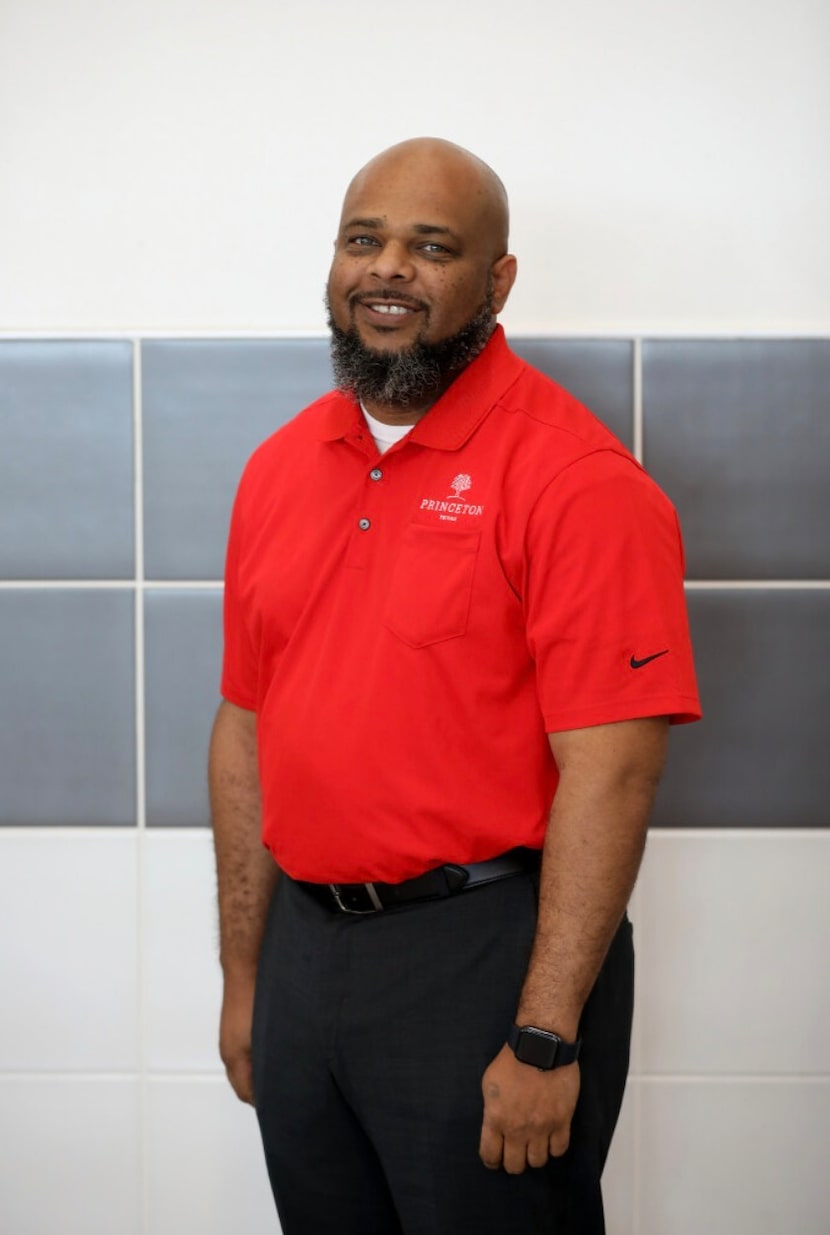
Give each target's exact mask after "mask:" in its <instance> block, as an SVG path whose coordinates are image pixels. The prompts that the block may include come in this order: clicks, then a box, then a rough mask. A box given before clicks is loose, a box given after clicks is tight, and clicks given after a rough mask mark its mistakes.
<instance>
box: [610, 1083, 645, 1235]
mask: <svg viewBox="0 0 830 1235" xmlns="http://www.w3.org/2000/svg"><path fill="white" fill-rule="evenodd" d="M638 1100H639V1092H638V1087H637V1082H636V1081H629V1083H628V1087H627V1089H626V1091H625V1098H624V1099H623V1104H622V1110H621V1111H620V1118H619V1121H618V1123H617V1129H616V1132H615V1133H614V1139H613V1141H612V1142H611V1150H610V1152H609V1154H608V1161H607V1162H606V1164H605V1170H604V1172H603V1175H602V1198H603V1202H604V1204H605V1227H606V1235H637V1233H636V1231H635V1228H634V1178H635V1171H636V1106H637V1102H638Z"/></svg>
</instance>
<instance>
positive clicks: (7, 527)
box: [0, 340, 134, 579]
mask: <svg viewBox="0 0 830 1235" xmlns="http://www.w3.org/2000/svg"><path fill="white" fill-rule="evenodd" d="M132 404H133V394H132V345H131V344H130V343H122V342H115V341H113V342H109V341H106V342H100V341H99V342H67V341H55V342H51V341H42V340H40V341H11V340H9V341H4V342H2V343H0V426H1V427H2V428H1V431H2V450H0V577H3V578H6V579H103V578H129V577H131V576H132V574H133V556H134V548H133V545H134V531H133V507H134V499H133V421H132Z"/></svg>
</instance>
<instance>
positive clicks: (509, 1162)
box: [502, 1139, 527, 1175]
mask: <svg viewBox="0 0 830 1235" xmlns="http://www.w3.org/2000/svg"><path fill="white" fill-rule="evenodd" d="M502 1162H503V1164H504V1169H505V1170H506V1171H507V1174H508V1175H521V1173H522V1171H524V1169H525V1167H526V1166H527V1144H526V1142H525V1141H516V1140H510V1139H506V1140H505V1142H504V1152H503V1154H502Z"/></svg>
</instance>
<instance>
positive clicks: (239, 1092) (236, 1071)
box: [227, 1059, 254, 1106]
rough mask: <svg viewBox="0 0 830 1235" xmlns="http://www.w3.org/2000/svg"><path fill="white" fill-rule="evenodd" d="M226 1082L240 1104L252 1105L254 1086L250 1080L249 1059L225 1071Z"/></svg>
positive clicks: (238, 1062)
mask: <svg viewBox="0 0 830 1235" xmlns="http://www.w3.org/2000/svg"><path fill="white" fill-rule="evenodd" d="M227 1073H228V1080H229V1081H230V1083H231V1086H232V1088H233V1091H234V1093H235V1094H236V1096H237V1098H239V1100H240V1102H247V1103H248V1104H249V1105H250V1106H253V1104H254V1086H253V1080H252V1078H251V1063H250V1060H249V1059H243V1060H239V1061H237V1062H236V1063H234V1064H232V1065H230V1066H229V1067H228V1069H227Z"/></svg>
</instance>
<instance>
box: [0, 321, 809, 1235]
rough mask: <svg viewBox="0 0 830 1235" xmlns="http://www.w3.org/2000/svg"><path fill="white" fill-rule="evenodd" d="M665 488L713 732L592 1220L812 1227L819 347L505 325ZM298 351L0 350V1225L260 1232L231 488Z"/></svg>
mask: <svg viewBox="0 0 830 1235" xmlns="http://www.w3.org/2000/svg"><path fill="white" fill-rule="evenodd" d="M514 343H515V346H516V347H517V350H518V351H520V352H521V353H522V354H523V355H525V356H526V357H527V358H528V359H530V360H531V361H532V362H533V363H535V364H537V365H539V366H540V367H541V368H544V369H546V370H547V371H549V372H551V373H552V374H553V375H554V376H556V377H557V378H558V379H559V380H560V381H561V382H562V383H563V384H564V385H566V386H568V387H569V388H570V389H572V390H573V391H574V392H575V393H576V394H577V395H579V396H580V397H581V398H583V399H584V400H585V401H586V402H587V403H588V404H589V405H590V406H592V407H593V408H594V410H595V411H596V412H597V413H598V414H599V415H601V416H602V417H603V418H604V419H605V420H606V422H607V423H608V424H609V425H610V426H611V428H612V429H613V430H614V431H615V432H616V433H617V434H618V436H620V437H621V438H622V439H623V440H624V441H625V442H626V443H627V444H629V445H630V446H632V447H633V448H634V449H635V450H636V451H637V453H638V454H640V455H641V457H643V458H644V461H645V463H646V465H647V467H648V468H649V470H650V471H651V472H652V474H653V475H654V476H655V477H656V479H657V480H658V481H659V482H660V483H661V484H662V485H663V486H664V487H665V488H666V489H667V491H668V492H669V494H670V495H671V497H672V498H673V499H674V501H675V503H676V504H677V506H678V508H679V510H680V514H681V519H682V521H683V525H684V531H685V536H686V544H687V555H688V574H689V585H688V597H689V605H690V612H691V618H692V625H693V633H694V637H695V643H696V651H697V661H698V668H699V676H700V684H701V689H702V694H703V701H704V707H705V709H706V720H705V722H704V724H702V725H699V726H693V727H683V728H682V729H679V730H676V731H675V733H674V735H673V740H672V752H671V763H670V768H669V771H668V773H667V775H666V777H665V781H664V785H663V787H662V790H661V793H660V799H659V803H658V807H657V811H656V817H655V825H656V830H655V832H654V833H653V835H652V839H651V842H650V845H649V850H648V853H647V856H646V861H645V866H644V870H643V874H642V876H641V880H640V883H639V885H638V888H637V890H636V892H635V898H634V906H633V910H634V917H635V926H636V933H637V940H638V955H639V977H638V983H639V997H638V1012H637V1022H636V1032H635V1044H634V1058H633V1070H632V1078H631V1082H630V1086H629V1091H628V1096H627V1099H626V1105H625V1108H624V1112H623V1118H622V1122H621V1127H620V1132H619V1134H618V1137H617V1140H616V1143H615V1146H614V1150H613V1156H612V1161H611V1164H610V1166H609V1172H608V1181H607V1200H608V1210H609V1235H699V1233H700V1232H702V1231H705V1232H707V1235H743V1233H744V1232H746V1233H747V1235H749V1233H750V1232H751V1235H784V1233H786V1235H790V1233H791V1232H793V1233H795V1232H797V1233H798V1235H826V1232H827V1230H828V1229H829V1228H828V1222H829V1221H830V1219H829V1218H828V1215H830V1174H828V1172H827V1171H826V1168H825V1166H824V1161H823V1158H824V1146H825V1145H826V1143H827V1141H828V1137H830V1046H828V1044H827V1035H826V1033H825V1032H824V1027H825V1024H826V1023H827V1020H828V1013H830V994H828V984H827V980H826V976H825V974H826V969H827V963H826V958H825V952H826V950H827V946H828V943H830V898H828V897H827V895H826V892H825V885H826V875H825V871H826V869H827V864H828V859H830V831H828V828H830V759H829V758H828V757H827V754H826V746H827V739H828V734H830V725H829V724H828V721H827V710H828V701H830V536H828V532H827V529H828V524H830V484H829V483H828V481H830V467H828V463H829V462H830V450H829V449H828V447H830V393H828V392H830V340H810V341H800V340H775V339H752V340H724V339H699V340H671V341H670V340H665V339H654V340H651V339H649V340H644V341H640V340H625V339H622V340H589V339H582V340H565V339H558V340H538V339H536V340H529V339H528V340H520V341H518V340H514ZM328 385H329V370H328V360H327V350H326V345H325V343H324V342H323V341H321V340H273V341H271V340H260V339H257V340H253V339H245V340H217V339H214V340H174V339H171V340H149V341H144V342H143V343H139V342H133V341H129V340H112V339H106V340H95V341H91V340H85V341H73V340H30V339H26V340H20V339H18V340H14V339H8V340H4V341H0V649H2V651H0V683H1V684H2V688H1V689H0V823H2V825H3V828H2V830H0V926H1V927H2V929H0V989H2V991H3V1010H2V1017H0V1230H2V1231H4V1232H6V1231H8V1232H9V1233H10V1235H53V1233H54V1235H59V1233H60V1235H63V1232H64V1231H65V1230H66V1229H67V1222H68V1216H69V1215H71V1218H72V1221H71V1223H70V1225H71V1226H72V1228H73V1229H77V1230H83V1231H84V1235H113V1232H117V1235H173V1233H174V1232H175V1233H176V1235H181V1232H190V1231H199V1232H202V1233H203V1235H225V1233H226V1232H227V1231H231V1230H240V1231H241V1230H244V1231H245V1232H246V1233H247V1235H258V1233H260V1232H261V1233H263V1235H264V1233H265V1232H269V1231H275V1230H276V1229H277V1227H276V1220H275V1218H274V1217H273V1214H272V1208H271V1202H270V1196H269V1193H268V1189H267V1184H266V1181H265V1173H264V1168H263V1167H262V1164H261V1161H260V1151H259V1148H258V1141H257V1136H256V1129H255V1125H254V1119H253V1115H252V1113H251V1112H250V1111H249V1110H248V1109H246V1108H243V1107H241V1106H240V1105H239V1104H238V1103H236V1101H235V1099H233V1098H232V1096H231V1095H230V1093H229V1090H228V1089H227V1086H226V1085H225V1082H224V1080H223V1078H222V1075H221V1071H220V1068H219V1066H218V1061H217V1055H216V1049H215V1037H216V1019H217V1010H218V998H219V975H218V968H217V965H216V961H215V935H216V927H215V911H214V887H213V873H212V857H211V849H210V842H209V835H208V832H207V829H206V824H207V800H206V792H205V784H204V764H205V749H206V744H207V737H208V732H209V727H210V723H211V719H212V715H213V712H214V709H215V706H216V703H217V701H218V696H217V680H218V665H219V655H220V640H221V632H220V597H221V568H222V556H223V547H224V538H225V531H226V524H227V517H228V512H229V506H230V501H231V498H232V494H233V490H234V486H235V483H236V480H237V478H238V475H239V472H240V470H241V467H242V465H243V462H244V460H245V458H246V457H247V455H248V453H249V452H250V451H251V449H252V448H253V447H254V446H255V445H256V444H257V442H259V441H260V440H261V439H262V438H263V437H265V436H266V435H267V434H268V433H269V432H270V431H271V430H272V429H273V428H275V427H276V426H277V425H278V424H279V423H281V422H282V421H283V420H284V419H286V418H287V417H288V416H290V415H291V414H292V413H293V412H294V411H295V410H297V409H298V408H299V407H300V406H302V405H303V404H304V403H306V402H307V401H308V400H309V399H311V398H312V397H313V396H314V395H315V394H317V393H318V392H320V391H322V390H324V389H326V388H327V387H328Z"/></svg>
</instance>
